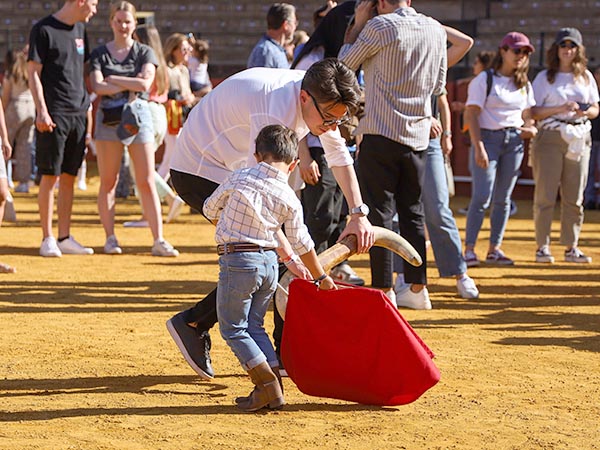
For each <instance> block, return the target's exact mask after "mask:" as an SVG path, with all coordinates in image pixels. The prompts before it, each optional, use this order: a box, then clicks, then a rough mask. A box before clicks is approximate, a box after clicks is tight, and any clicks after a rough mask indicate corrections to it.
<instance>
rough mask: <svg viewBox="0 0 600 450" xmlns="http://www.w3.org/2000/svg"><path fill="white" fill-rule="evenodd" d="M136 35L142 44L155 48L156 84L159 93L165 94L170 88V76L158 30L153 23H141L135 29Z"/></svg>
mask: <svg viewBox="0 0 600 450" xmlns="http://www.w3.org/2000/svg"><path fill="white" fill-rule="evenodd" d="M134 37H135V38H136V39H137V40H138V41H139V42H141V43H142V44H146V45H147V46H149V47H150V48H152V50H154V54H155V55H156V59H157V61H158V67H157V68H156V75H155V76H154V84H155V85H156V92H157V94H158V95H162V94H164V93H165V92H167V91H168V90H169V78H168V75H167V62H166V61H165V56H164V55H163V48H162V42H161V40H160V34H159V33H158V30H157V29H156V27H155V26H152V25H147V24H145V25H141V26H139V27H137V28H136V29H135V33H134Z"/></svg>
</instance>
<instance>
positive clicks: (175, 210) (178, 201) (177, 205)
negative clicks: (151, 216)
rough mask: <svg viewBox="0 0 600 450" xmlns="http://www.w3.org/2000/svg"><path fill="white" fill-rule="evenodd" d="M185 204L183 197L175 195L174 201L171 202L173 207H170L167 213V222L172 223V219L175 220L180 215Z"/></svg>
mask: <svg viewBox="0 0 600 450" xmlns="http://www.w3.org/2000/svg"><path fill="white" fill-rule="evenodd" d="M183 205H185V202H184V201H183V199H182V198H181V197H180V196H179V195H178V196H177V197H175V199H174V200H173V203H171V207H170V208H169V214H168V215H167V221H166V222H167V223H170V222H171V221H172V220H175V219H177V218H178V217H179V215H180V214H181V210H182V209H183Z"/></svg>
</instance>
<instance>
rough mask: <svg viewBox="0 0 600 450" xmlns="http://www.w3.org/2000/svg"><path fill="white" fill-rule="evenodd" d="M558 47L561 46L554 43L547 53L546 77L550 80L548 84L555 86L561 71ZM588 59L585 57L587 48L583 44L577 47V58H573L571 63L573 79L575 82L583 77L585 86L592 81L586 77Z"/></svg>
mask: <svg viewBox="0 0 600 450" xmlns="http://www.w3.org/2000/svg"><path fill="white" fill-rule="evenodd" d="M558 46H559V44H558V43H556V42H554V43H553V44H552V45H551V46H550V48H549V49H548V51H547V52H546V66H547V67H548V71H547V72H546V77H547V78H548V83H550V84H553V83H554V80H556V74H557V73H558V71H559V69H560V60H559V59H558ZM587 63H588V59H587V56H585V47H584V46H583V44H581V45H579V46H577V54H576V55H575V58H573V62H572V63H571V72H572V73H573V77H574V78H575V80H577V79H578V78H580V77H582V78H583V81H584V83H585V84H588V83H589V82H590V80H589V79H588V77H586V76H584V75H585V71H586V70H587Z"/></svg>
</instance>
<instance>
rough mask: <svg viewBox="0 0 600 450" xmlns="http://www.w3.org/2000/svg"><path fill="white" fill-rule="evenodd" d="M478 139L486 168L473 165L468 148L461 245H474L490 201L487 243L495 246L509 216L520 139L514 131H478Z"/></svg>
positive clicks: (472, 152) (518, 162) (522, 150)
mask: <svg viewBox="0 0 600 450" xmlns="http://www.w3.org/2000/svg"><path fill="white" fill-rule="evenodd" d="M481 140H482V141H483V145H484V146H485V150H486V151H487V154H488V159H489V165H488V167H487V169H482V168H481V167H479V166H478V165H477V164H476V163H475V152H474V150H473V149H471V153H470V159H471V174H472V177H473V181H472V184H471V203H469V212H468V214H467V232H466V239H465V244H466V245H467V246H474V245H475V243H476V242H477V235H478V234H479V231H480V230H481V225H482V224H483V218H484V216H485V210H486V208H487V207H488V206H490V202H491V204H492V207H491V208H492V209H491V213H490V243H491V244H492V245H493V246H499V245H500V244H501V243H502V238H503V236H504V230H505V228H506V222H507V221H508V216H509V214H510V196H511V194H512V191H513V189H514V187H515V184H516V183H517V178H518V176H519V167H521V162H522V161H523V153H524V148H523V140H522V139H521V135H520V133H519V132H518V130H516V129H515V128H506V129H503V130H485V129H482V130H481Z"/></svg>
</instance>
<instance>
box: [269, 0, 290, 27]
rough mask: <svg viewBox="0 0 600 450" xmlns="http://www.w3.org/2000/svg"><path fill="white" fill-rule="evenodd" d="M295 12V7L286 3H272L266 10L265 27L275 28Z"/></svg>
mask: <svg viewBox="0 0 600 450" xmlns="http://www.w3.org/2000/svg"><path fill="white" fill-rule="evenodd" d="M295 13H296V7H295V6H293V5H290V4H288V3H273V4H272V5H271V7H270V8H269V11H268V12H267V28H268V29H269V30H277V29H279V28H281V25H283V24H284V22H285V21H286V20H290V19H291V18H292V16H293V15H294V14H295Z"/></svg>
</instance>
